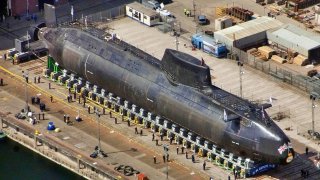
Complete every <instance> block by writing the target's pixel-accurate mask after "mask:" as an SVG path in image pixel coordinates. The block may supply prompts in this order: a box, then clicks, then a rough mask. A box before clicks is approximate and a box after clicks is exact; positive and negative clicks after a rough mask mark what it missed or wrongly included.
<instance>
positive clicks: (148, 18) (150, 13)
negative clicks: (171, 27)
mask: <svg viewBox="0 0 320 180" xmlns="http://www.w3.org/2000/svg"><path fill="white" fill-rule="evenodd" d="M126 15H127V16H129V17H131V18H132V19H134V20H137V21H139V22H141V23H143V24H145V25H147V26H153V25H155V24H156V23H158V22H159V21H160V16H159V14H158V13H157V12H156V11H154V10H153V9H150V8H147V7H145V6H143V5H142V4H140V3H137V2H133V3H130V4H128V5H126Z"/></svg>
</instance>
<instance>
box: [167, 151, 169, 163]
mask: <svg viewBox="0 0 320 180" xmlns="http://www.w3.org/2000/svg"><path fill="white" fill-rule="evenodd" d="M167 162H169V153H167Z"/></svg>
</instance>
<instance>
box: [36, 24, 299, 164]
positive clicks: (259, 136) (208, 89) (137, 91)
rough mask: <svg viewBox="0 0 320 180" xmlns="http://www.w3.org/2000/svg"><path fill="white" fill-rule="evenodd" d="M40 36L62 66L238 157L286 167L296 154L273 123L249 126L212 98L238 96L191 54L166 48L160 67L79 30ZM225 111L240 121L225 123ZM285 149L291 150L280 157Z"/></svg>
mask: <svg viewBox="0 0 320 180" xmlns="http://www.w3.org/2000/svg"><path fill="white" fill-rule="evenodd" d="M39 36H40V39H42V40H44V41H45V43H46V46H47V47H48V49H49V53H50V55H51V56H52V57H53V58H54V59H55V60H56V62H57V63H58V64H59V65H60V66H61V67H63V68H65V69H67V70H69V71H71V72H73V73H75V74H77V75H78V76H80V77H83V78H85V79H86V80H87V81H89V82H91V83H92V84H96V85H98V86H100V87H102V88H104V89H106V90H107V91H109V92H112V93H115V94H116V95H117V96H120V97H122V98H124V99H126V100H128V101H129V102H132V103H134V104H136V105H137V106H139V107H142V108H144V109H146V110H147V111H149V112H152V113H154V114H158V115H160V116H162V117H164V118H166V119H168V120H170V121H172V122H173V123H174V124H177V125H179V126H181V127H183V128H186V129H188V130H189V131H192V132H194V133H195V134H197V135H199V136H201V137H203V138H205V139H207V140H209V141H211V142H213V143H214V144H216V145H217V146H219V147H221V148H223V149H226V150H227V151H229V152H232V153H233V154H234V155H236V156H242V157H246V158H250V159H252V160H254V161H258V162H266V163H274V164H279V163H281V164H285V163H288V156H289V154H290V155H292V154H293V150H292V149H291V147H289V144H290V141H289V139H288V138H287V136H286V135H285V134H284V133H283V131H282V130H281V129H280V128H279V127H278V126H277V125H275V124H274V123H273V122H272V121H271V122H269V125H268V127H264V124H263V123H262V125H261V122H259V121H255V120H253V121H250V123H251V124H250V125H245V124H244V123H242V121H244V120H241V119H244V118H247V117H241V115H240V116H239V114H238V113H237V112H236V111H232V109H230V108H228V107H226V106H225V103H224V102H223V101H222V100H223V99H222V98H221V99H222V100H221V101H219V100H217V98H213V97H216V96H217V95H219V96H226V97H227V96H228V97H229V96H230V97H231V96H233V95H231V94H229V93H227V92H225V91H223V90H221V89H219V88H217V87H215V86H212V85H211V79H210V77H211V76H210V70H209V68H208V67H207V66H205V65H203V64H202V63H201V61H199V60H197V59H196V58H194V57H192V56H189V55H187V54H184V53H181V52H178V51H175V50H171V49H167V50H166V52H165V54H164V57H163V59H162V62H161V63H160V61H158V60H156V59H153V60H151V61H150V60H146V59H143V58H141V55H138V54H136V55H134V54H132V53H131V52H129V51H128V49H126V47H122V46H119V45H117V43H115V42H114V41H113V40H110V41H109V42H104V41H103V40H100V39H98V38H97V37H94V36H92V35H90V34H87V33H85V32H83V31H81V30H78V29H70V28H58V29H50V28H45V29H43V31H42V32H41V33H40V34H39ZM129 48H130V47H129ZM208 94H209V95H208ZM236 100H239V99H236ZM243 101H244V100H243ZM226 110H228V112H231V113H233V114H236V117H237V119H236V120H230V121H224V120H223V119H224V116H225V111H226ZM265 116H267V114H266V115H265ZM283 145H286V147H287V151H283V152H281V153H279V152H280V151H279V147H282V146H283Z"/></svg>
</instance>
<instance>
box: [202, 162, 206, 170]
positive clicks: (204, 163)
mask: <svg viewBox="0 0 320 180" xmlns="http://www.w3.org/2000/svg"><path fill="white" fill-rule="evenodd" d="M206 165H207V164H206V161H203V164H202V168H203V170H204V171H205V170H206Z"/></svg>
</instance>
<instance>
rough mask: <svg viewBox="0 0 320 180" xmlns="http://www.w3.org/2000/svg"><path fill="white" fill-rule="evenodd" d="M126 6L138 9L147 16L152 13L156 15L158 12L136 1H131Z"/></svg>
mask: <svg viewBox="0 0 320 180" xmlns="http://www.w3.org/2000/svg"><path fill="white" fill-rule="evenodd" d="M127 6H128V7H130V8H132V9H134V10H136V11H139V12H141V13H143V14H144V15H147V16H154V15H158V13H157V12H156V11H155V10H153V9H151V8H148V7H146V6H144V5H142V4H140V3H138V2H133V3H130V4H127Z"/></svg>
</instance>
